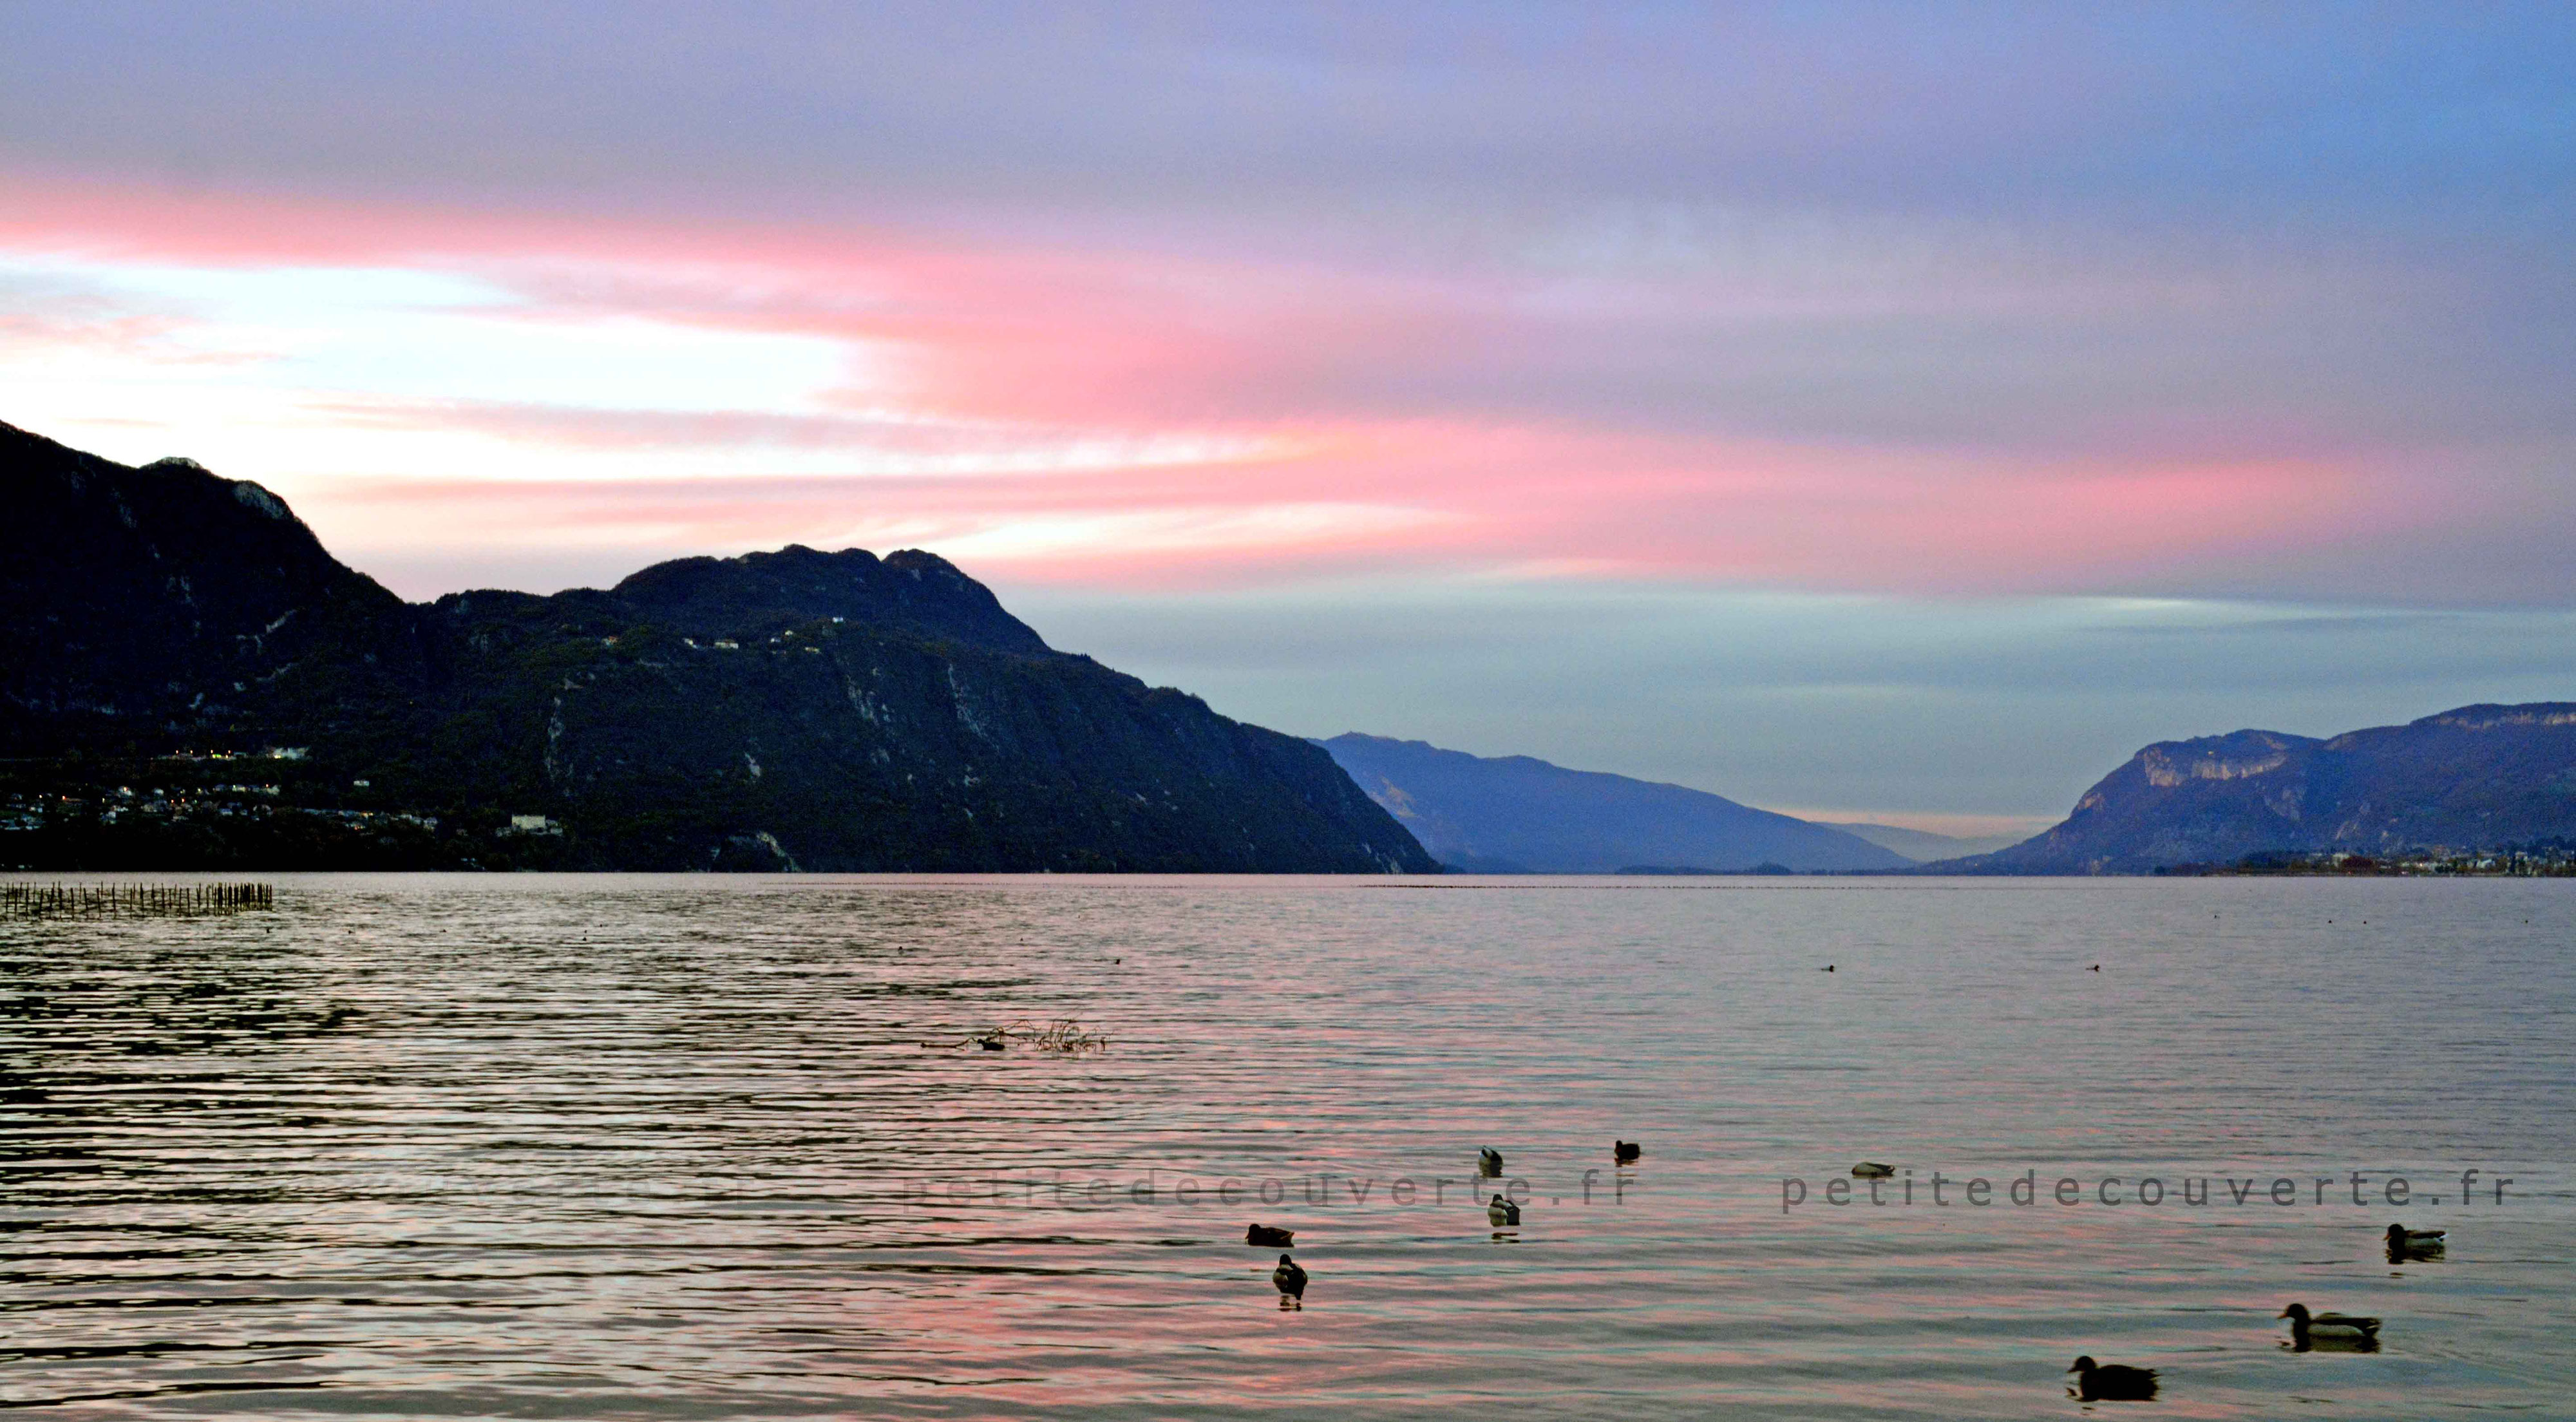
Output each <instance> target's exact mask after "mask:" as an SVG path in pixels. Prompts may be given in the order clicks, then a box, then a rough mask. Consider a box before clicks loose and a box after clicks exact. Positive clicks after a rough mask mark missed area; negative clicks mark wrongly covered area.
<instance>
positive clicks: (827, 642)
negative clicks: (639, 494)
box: [0, 426, 1436, 873]
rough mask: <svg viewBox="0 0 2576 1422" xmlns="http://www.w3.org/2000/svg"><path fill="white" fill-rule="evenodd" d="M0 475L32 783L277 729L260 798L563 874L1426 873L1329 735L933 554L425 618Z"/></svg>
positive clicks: (261, 552)
mask: <svg viewBox="0 0 2576 1422" xmlns="http://www.w3.org/2000/svg"><path fill="white" fill-rule="evenodd" d="M0 490H5V491H6V492H7V494H8V496H9V497H10V499H11V500H12V501H13V503H14V504H15V505H16V506H17V507H19V508H20V509H22V510H26V511H27V516H26V517H22V518H21V519H19V520H17V521H16V522H15V523H14V524H13V525H12V526H10V527H8V528H6V529H0V555H5V558H0V563H5V571H0V616H5V617H6V619H7V630H6V633H5V636H6V640H5V642H0V717H5V723H0V725H5V730H6V734H7V735H8V737H9V743H10V745H11V747H12V750H11V754H12V755H13V756H16V757H18V758H19V759H20V760H21V761H22V762H28V763H30V764H37V763H41V762H45V760H46V758H48V757H51V758H53V761H52V762H51V763H52V764H53V767H54V768H53V770H52V771H51V772H47V771H44V770H43V769H41V767H40V768H39V769H37V770H33V771H30V770H25V769H23V768H22V770H21V771H20V772H19V774H18V777H17V783H18V785H19V788H20V789H29V788H33V789H38V790H41V789H42V788H43V787H42V786H34V785H32V783H31V782H30V781H29V776H30V775H33V776H35V777H37V778H39V779H41V778H42V776H43V775H44V774H47V773H52V774H55V775H56V776H57V777H58V778H61V777H71V778H74V779H77V778H78V777H79V776H82V775H90V776H93V777H94V776H96V775H97V774H98V773H99V771H98V766H99V765H100V764H101V763H102V762H114V761H118V759H119V758H122V760H123V761H124V762H131V763H133V764H135V765H138V766H143V765H149V764H151V763H153V760H152V758H153V757H156V756H167V755H168V754H170V753H172V752H178V751H188V750H197V751H204V750H208V749H226V748H229V749H236V750H261V749H266V748H270V747H292V748H295V749H297V750H300V751H302V752H303V758H302V759H299V760H296V761H293V762H291V767H292V768H291V773H289V772H283V771H281V772H278V773H279V774H281V775H283V776H284V779H285V780H286V782H287V783H286V784H285V785H284V786H283V787H282V788H281V789H280V790H279V791H278V792H277V793H279V794H280V795H283V796H284V797H285V801H282V802H281V805H280V808H281V809H284V808H298V809H302V810H307V811H310V812H313V813H326V812H327V813H334V814H343V815H347V814H354V813H356V812H357V810H358V809H359V808H361V807H363V808H365V809H367V810H368V811H369V812H385V813H392V812H400V814H402V815H405V816H412V817H416V818H417V819H419V820H426V819H428V818H433V817H434V818H436V819H437V820H438V821H439V823H440V825H441V826H442V827H443V828H442V830H441V831H440V832H441V833H447V834H466V835H473V834H477V833H480V834H485V835H491V834H499V833H502V832H503V830H502V827H504V826H506V825H507V823H508V819H509V817H510V816H512V815H543V816H545V817H547V819H548V820H549V821H551V822H553V823H554V824H555V825H559V826H561V827H562V830H563V832H562V833H561V834H560V835H550V836H548V837H547V838H546V839H545V840H543V841H542V842H539V841H534V840H525V839H522V840H520V841H517V842H515V844H514V846H513V852H514V853H515V854H517V856H518V857H519V858H521V859H525V858H527V857H529V856H530V855H531V854H536V852H537V851H538V850H542V851H543V852H542V854H537V856H536V857H538V858H539V859H541V860H542V861H543V862H545V863H547V864H550V865H552V866H555V867H566V868H619V869H704V868H780V869H784V868H800V869H811V870H846V871H860V870H888V871H890V870H924V869H937V870H960V871H963V870H1043V869H1056V870H1122V871H1140V870H1155V871H1176V872H1190V871H1218V870H1222V871H1234V872H1333V873H1385V872H1399V871H1401V872H1429V871H1431V870H1433V869H1434V868H1436V865H1435V864H1434V863H1433V861H1432V860H1431V859H1430V858H1429V857H1428V856H1427V855H1425V854H1424V853H1423V851H1422V849H1421V847H1420V846H1419V845H1418V844H1416V843H1415V842H1414V840H1413V839H1412V837H1411V836H1410V835H1409V834H1407V833H1406V832H1405V831H1404V830H1403V829H1402V828H1401V827H1400V826H1398V825H1397V824H1396V823H1395V822H1394V821H1393V820H1392V819H1391V818H1389V817H1388V816H1387V815H1386V813H1385V812H1384V811H1382V810H1381V809H1379V808H1378V807H1377V806H1376V805H1375V804H1373V803H1372V802H1370V800H1369V799H1368V798H1367V797H1366V796H1365V795H1363V794H1361V793H1360V791H1359V790H1358V788H1357V787H1356V786H1354V785H1353V784H1352V783H1351V781H1350V779H1349V777H1348V776H1346V775H1344V774H1343V773H1342V772H1341V771H1340V770H1339V769H1338V768H1337V767H1336V766H1335V765H1334V764H1333V762H1332V760H1331V758H1330V757H1328V756H1327V755H1326V754H1325V753H1324V752H1322V751H1321V750H1318V749H1316V748H1315V747H1313V746H1311V745H1309V744H1307V743H1305V742H1303V741H1300V740H1297V739H1295V738H1293V737H1289V736H1283V735H1280V734H1278V733H1276V732H1272V731H1266V730H1263V729H1261V728H1260V727H1257V726H1247V725H1244V724H1242V723H1240V722H1236V721H1232V720H1228V719H1227V718H1225V717H1223V716H1219V715H1217V714H1216V713H1214V712H1213V711H1211V710H1209V709H1208V707H1207V706H1206V705H1205V703H1203V702H1201V701H1199V700H1198V699H1197V698H1196V697H1192V696H1189V695H1186V694H1184V693H1182V692H1178V691H1173V690H1169V689H1158V688H1152V687H1148V686H1146V685H1145V684H1144V683H1143V682H1140V681H1138V680H1136V679H1135V678H1133V677H1130V676H1125V675H1123V674H1121V673H1118V672H1115V671H1112V670H1110V669H1109V668H1106V667H1103V666H1100V665H1099V664H1097V663H1095V662H1093V661H1092V660H1091V659H1089V658H1087V657H1081V656H1071V655H1066V654H1063V653H1059V652H1056V651H1053V650H1051V649H1050V648H1048V647H1047V645H1046V643H1045V641H1044V640H1043V639H1042V638H1040V637H1039V636H1038V634H1037V633H1036V632H1035V631H1034V630H1032V629H1030V628H1029V627H1028V626H1027V625H1026V624H1024V623H1022V622H1020V621H1019V620H1018V619H1017V618H1014V617H1012V616H1011V615H1010V614H1009V613H1008V612H1007V611H1005V610H1004V609H1003V608H1002V606H1001V604H1000V603H999V602H998V601H997V600H996V599H995V598H994V597H993V595H992V593H991V592H990V591H989V590H987V589H986V588H984V587H983V586H982V585H981V584H979V583H977V582H975V581H974V580H973V579H971V578H969V577H967V576H966V575H965V574H963V573H961V572H959V571H958V570H957V569H956V568H954V567H952V566H950V565H949V564H948V563H947V562H946V561H944V560H942V559H940V558H937V557H935V556H933V555H931V554H928V553H921V552H916V551H906V552H899V553H894V554H890V555H888V556H887V557H885V558H883V559H879V558H877V557H875V556H874V555H872V554H869V553H866V552H863V551H860V550H855V549H852V550H846V551H843V552H839V553H822V552H817V551H815V550H812V549H807V548H788V549H784V550H782V551H779V552H776V553H758V554H751V555H747V556H745V557H741V558H732V559H714V558H692V559H683V560H680V561H677V562H673V563H665V564H661V565H658V566H656V567H652V568H648V569H645V570H644V571H642V572H640V573H637V574H635V575H634V576H633V577H630V578H628V579H626V580H625V581H624V582H621V583H620V584H618V585H617V586H616V587H615V588H612V589H607V590H604V591H602V590H590V589H584V590H576V591H573V592H566V593H561V594H558V595H555V596H552V597H536V596H531V595H529V594H525V593H511V592H477V593H469V594H462V595H456V596H451V597H446V598H442V599H440V600H439V601H438V602H436V603H434V604H429V605H426V606H415V605H410V604H405V603H403V602H402V601H401V600H400V599H398V598H395V597H394V596H393V595H392V594H391V593H388V592H386V591H385V590H384V589H383V588H381V587H379V586H377V585H376V584H375V583H374V582H372V581H371V580H369V579H367V578H365V577H364V576H362V575H360V574H358V573H356V572H353V571H351V570H350V569H348V568H346V567H344V566H342V565H341V564H340V563H338V562H337V561H336V560H334V559H333V558H331V556H330V555H329V554H328V553H327V552H325V551H324V550H323V548H322V546H321V544H320V543H319V542H318V541H317V540H316V539H315V538H314V537H313V535H312V533H311V531H310V530H308V529H306V528H305V527H304V525H303V524H301V523H300V522H298V521H297V520H296V519H295V518H294V516H293V514H292V513H291V512H290V511H289V510H288V509H287V508H286V506H285V504H284V503H283V502H281V501H279V500H278V499H277V498H276V497H275V496H274V495H271V494H269V493H268V492H267V491H265V490H262V489H260V488H258V487H257V486H256V485H251V484H243V483H236V482H233V481H228V480H224V479H220V478H217V477H215V476H214V475H212V474H210V473H207V472H206V471H204V470H202V469H198V468H196V467H195V466H193V465H188V464H184V463H178V462H169V461H165V462H164V463H162V464H158V465H153V466H148V467H146V468H143V469H128V468H125V467H124V466H121V465H116V464H112V463H110V462H108V461H105V460H101V459H97V458H95V457H93V456H89V455H85V454H80V453H77V452H75V451H72V450H68V449H65V448H63V447H62V446H60V445H56V444H53V443H52V442H51V441H47V440H42V439H39V438H37V437H35V436H33V435H29V434H26V433H24V432H22V431H18V430H14V429H9V428H8V427H6V426H0ZM82 767H87V769H83V768H82ZM120 773H122V772H120ZM141 773H142V772H141V771H137V772H136V774H141ZM66 783H67V784H68V782H66ZM77 789H79V787H77V786H70V787H69V788H68V789H66V792H65V793H71V791H72V790H77ZM289 802H292V803H291V804H290V803H289ZM403 823H405V824H412V823H414V821H413V820H411V819H406V820H404V821H403ZM269 867H292V866H289V865H271V866H269Z"/></svg>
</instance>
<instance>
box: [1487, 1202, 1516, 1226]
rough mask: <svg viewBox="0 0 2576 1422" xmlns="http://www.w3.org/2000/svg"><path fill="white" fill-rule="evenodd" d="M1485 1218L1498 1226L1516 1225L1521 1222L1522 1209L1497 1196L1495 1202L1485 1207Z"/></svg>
mask: <svg viewBox="0 0 2576 1422" xmlns="http://www.w3.org/2000/svg"><path fill="white" fill-rule="evenodd" d="M1485 1218H1487V1219H1489V1220H1492V1221H1493V1222H1494V1223H1495V1224H1496V1225H1498V1226H1499V1225H1516V1224H1519V1223H1520V1222H1521V1207H1520V1206H1518V1205H1515V1204H1513V1203H1512V1202H1511V1201H1509V1200H1506V1199H1504V1198H1503V1197H1502V1196H1500V1195H1496V1196H1495V1197H1494V1202H1493V1203H1492V1204H1490V1205H1487V1206H1486V1207H1485Z"/></svg>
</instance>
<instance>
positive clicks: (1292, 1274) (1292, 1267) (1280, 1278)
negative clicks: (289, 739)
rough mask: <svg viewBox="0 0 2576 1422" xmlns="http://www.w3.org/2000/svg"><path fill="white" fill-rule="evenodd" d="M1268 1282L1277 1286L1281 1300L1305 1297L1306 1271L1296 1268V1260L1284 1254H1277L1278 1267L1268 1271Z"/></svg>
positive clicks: (1301, 1299)
mask: <svg viewBox="0 0 2576 1422" xmlns="http://www.w3.org/2000/svg"><path fill="white" fill-rule="evenodd" d="M1270 1282H1271V1283H1273V1284H1276V1285H1278V1286H1279V1297H1280V1299H1281V1301H1283V1302H1284V1301H1286V1300H1288V1299H1297V1300H1300V1301H1303V1300H1304V1299H1305V1297H1306V1271H1305V1270H1303V1269H1300V1268H1298V1267H1297V1261H1296V1260H1294V1259H1291V1258H1289V1257H1288V1256H1287V1255H1285V1254H1282V1255H1280V1256H1279V1267H1278V1268H1276V1269H1273V1270H1271V1271H1270Z"/></svg>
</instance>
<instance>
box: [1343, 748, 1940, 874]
mask: <svg viewBox="0 0 2576 1422" xmlns="http://www.w3.org/2000/svg"><path fill="white" fill-rule="evenodd" d="M1317 744H1319V745H1321V746H1322V747H1323V748H1324V749H1325V750H1328V751H1330V752H1332V756H1333V759H1334V760H1335V761H1336V762H1338V763H1339V764H1340V765H1341V767H1342V769H1344V770H1346V771H1348V772H1350V776H1351V779H1353V780H1354V781H1357V782H1358V783H1359V786H1360V788H1361V789H1362V790H1364V791H1366V792H1367V793H1368V795H1369V797H1370V798H1371V799H1373V800H1375V801H1377V803H1378V804H1380V805H1382V806H1384V807H1385V808H1386V810H1387V811H1388V813H1390V814H1392V815H1394V816H1395V818H1396V820H1397V822H1398V823H1401V824H1402V825H1403V826H1404V827H1405V828H1407V829H1409V830H1411V831H1413V836H1414V838H1415V839H1417V840H1420V841H1421V842H1422V847H1423V848H1425V849H1427V850H1429V851H1430V852H1431V854H1432V856H1433V857H1434V858H1436V859H1438V860H1439V861H1440V862H1441V863H1443V864H1446V865H1448V866H1449V867H1451V868H1452V869H1458V870H1464V871H1467V872H1470V873H1492V874H1522V873H1537V874H1615V873H1619V872H1621V871H1623V870H1627V871H1632V872H1665V873H1670V872H1675V871H1682V872H1702V873H1713V872H1743V871H1748V870H1753V869H1758V868H1763V867H1766V866H1768V867H1772V868H1778V869H1791V870H1802V871H1803V870H1819V869H1840V870H1866V869H1882V870H1892V869H1904V868H1910V867H1911V866H1912V865H1913V863H1914V861H1913V860H1911V859H1908V858H1906V857H1905V856H1904V855H1901V854H1898V853H1897V852H1895V851H1893V850H1890V849H1887V848H1885V847H1883V846H1880V845H1877V844H1872V843H1870V842H1869V841H1868V840H1866V839H1863V838H1861V837H1860V836H1859V835H1856V834H1849V833H1845V832H1844V831H1843V830H1841V829H1837V828H1833V827H1830V826H1826V825H1819V824H1811V823H1809V822H1807V821H1805V820H1801V819H1795V818H1792V817H1790V816H1788V815H1780V814H1774V813H1772V812H1771V811H1768V810H1757V809H1754V808H1752V807H1751V806H1748V805H1739V804H1737V803H1736V802H1734V801H1733V800H1729V799H1726V798H1724V797H1723V796H1718V795H1711V794H1709V793H1707V792H1706V791H1701V790H1692V789H1689V788H1687V787H1684V786H1680V785H1662V784H1657V783H1654V782H1651V781H1645V780H1631V779H1629V778H1628V777H1627V776H1624V775H1607V774H1603V773H1600V772H1597V771H1585V770H1567V769H1565V768H1564V767H1562V766H1556V765H1550V764H1549V763H1547V762H1546V761H1543V760H1533V759H1531V758H1530V757H1528V756H1519V755H1516V756H1504V757H1500V758H1494V759H1488V758H1485V757H1482V756H1474V755H1469V754H1467V753H1466V752H1464V751H1453V750H1442V749H1440V748H1439V747H1437V746H1433V745H1429V744H1426V743H1425V742H1422V741H1399V740H1391V739H1388V738H1387V737H1384V736H1366V735H1360V734H1358V733H1356V732H1353V733H1351V734H1347V735H1340V736H1335V737H1333V738H1332V739H1331V740H1327V741H1319V742H1317Z"/></svg>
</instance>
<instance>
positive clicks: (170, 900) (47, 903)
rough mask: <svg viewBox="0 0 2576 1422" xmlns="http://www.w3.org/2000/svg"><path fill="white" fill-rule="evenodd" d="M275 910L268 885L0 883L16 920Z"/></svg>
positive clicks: (1, 911) (3, 904)
mask: <svg viewBox="0 0 2576 1422" xmlns="http://www.w3.org/2000/svg"><path fill="white" fill-rule="evenodd" d="M275 907H277V890H276V889H275V888H274V887H272V886H270V885H267V884H0V915H5V916H8V917H15V918H51V917H58V916H59V917H71V916H76V915H89V914H111V915H114V914H125V915H134V916H151V917H174V916H178V915H183V914H201V913H247V912H251V911H253V910H257V909H272V908H275Z"/></svg>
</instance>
